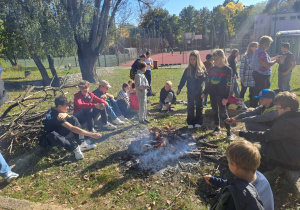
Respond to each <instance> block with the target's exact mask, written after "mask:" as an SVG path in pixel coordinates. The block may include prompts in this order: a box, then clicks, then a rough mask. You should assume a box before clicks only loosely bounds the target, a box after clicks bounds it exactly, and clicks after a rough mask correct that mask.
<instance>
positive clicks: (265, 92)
mask: <svg viewBox="0 0 300 210" xmlns="http://www.w3.org/2000/svg"><path fill="white" fill-rule="evenodd" d="M275 96H276V93H275V92H274V91H273V90H271V89H263V90H262V91H260V93H259V95H258V96H254V98H272V99H274V98H275Z"/></svg>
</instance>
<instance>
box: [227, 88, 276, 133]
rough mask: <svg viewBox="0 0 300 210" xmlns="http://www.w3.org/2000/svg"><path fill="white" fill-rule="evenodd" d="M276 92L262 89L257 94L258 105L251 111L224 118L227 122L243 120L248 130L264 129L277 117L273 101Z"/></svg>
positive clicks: (271, 124) (269, 126)
mask: <svg viewBox="0 0 300 210" xmlns="http://www.w3.org/2000/svg"><path fill="white" fill-rule="evenodd" d="M275 96H276V93H275V92H274V91H273V90H271V89H263V90H262V91H261V92H260V93H259V96H254V97H255V98H259V103H260V106H259V107H257V108H256V109H254V110H252V111H246V112H243V113H241V114H239V115H237V116H235V117H231V118H228V119H226V120H225V123H227V124H233V123H237V122H244V123H245V126H246V129H247V130H248V131H266V130H267V129H269V128H271V127H272V126H273V124H274V122H275V120H276V119H277V118H278V116H279V115H278V112H277V109H276V106H275V104H274V103H273V101H274V98H275Z"/></svg>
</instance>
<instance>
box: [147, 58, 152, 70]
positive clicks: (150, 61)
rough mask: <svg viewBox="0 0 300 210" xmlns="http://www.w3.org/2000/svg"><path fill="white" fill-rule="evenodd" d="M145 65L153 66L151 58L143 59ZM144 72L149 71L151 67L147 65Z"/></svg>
mask: <svg viewBox="0 0 300 210" xmlns="http://www.w3.org/2000/svg"><path fill="white" fill-rule="evenodd" d="M145 63H146V64H147V63H150V64H151V65H152V64H153V60H152V58H146V59H145ZM146 70H151V67H150V66H148V65H147V69H146Z"/></svg>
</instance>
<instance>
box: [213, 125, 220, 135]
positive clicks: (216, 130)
mask: <svg viewBox="0 0 300 210" xmlns="http://www.w3.org/2000/svg"><path fill="white" fill-rule="evenodd" d="M219 133H221V130H220V128H219V127H216V128H215V130H214V131H213V132H212V133H211V135H212V136H216V135H218V134H219Z"/></svg>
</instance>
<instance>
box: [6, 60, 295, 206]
mask: <svg viewBox="0 0 300 210" xmlns="http://www.w3.org/2000/svg"><path fill="white" fill-rule="evenodd" d="M277 68H278V66H274V67H273V75H272V77H271V79H272V86H271V88H272V89H277ZM74 71H75V72H76V70H74ZM182 73H183V69H158V70H153V79H152V81H153V83H152V86H153V91H154V92H156V93H157V95H156V96H154V97H149V100H150V101H151V102H152V103H153V102H158V101H159V92H160V89H161V88H162V87H163V86H164V83H165V81H167V80H171V81H172V82H173V85H174V90H175V91H176V90H177V86H178V84H179V81H180V78H181V76H182ZM19 74H20V76H18V75H19ZM22 76H23V71H20V72H19V73H18V72H17V73H16V72H13V73H12V70H9V71H7V72H6V74H5V75H4V81H10V80H11V78H18V77H22ZM36 78H37V79H38V74H37V76H36ZM102 79H105V80H107V81H109V82H110V84H111V86H112V88H111V89H110V90H109V92H110V93H113V94H114V95H115V96H116V95H117V93H118V91H120V89H121V86H122V83H124V82H127V81H128V79H129V70H124V69H123V70H121V69H116V70H115V71H114V72H113V73H110V74H104V75H100V76H99V80H102ZM291 83H292V90H293V91H295V92H296V93H297V95H298V96H299V97H300V66H297V67H296V68H295V70H294V73H293V76H292V82H291ZM96 87H97V85H96V84H93V85H92V87H91V90H94V89H95V88H96ZM64 91H65V92H68V94H67V97H69V98H70V99H73V94H74V93H76V92H77V91H78V89H77V88H76V87H73V88H67V89H64ZM186 92H187V90H186V88H184V89H183V90H182V91H181V94H180V95H179V96H178V100H185V101H186V100H187V93H186ZM9 94H10V98H11V99H13V98H16V97H17V96H19V94H20V91H19V90H13V91H11V92H9ZM246 95H247V94H246ZM52 105H53V102H52V103H48V102H47V103H44V104H42V105H41V106H39V107H36V108H35V109H34V110H33V112H35V111H40V110H45V109H46V108H49V107H50V106H52ZM6 107H7V105H5V106H3V107H1V110H0V114H1V113H2V112H3V110H5V108H6ZM207 108H209V106H208V107H207ZM152 109H153V107H151V106H150V105H149V104H148V110H150V111H151V112H153V111H152ZM185 109H186V106H185V105H176V108H175V112H172V113H167V114H166V115H161V116H155V115H150V116H149V117H148V119H149V120H150V121H151V125H153V126H158V127H164V126H166V125H167V124H168V123H169V122H172V125H173V126H175V127H176V129H181V130H183V131H184V130H186V123H185V119H186V116H185V115H184V114H183V115H182V114H181V115H180V114H178V113H184V110H185ZM16 112H17V109H16ZM70 113H72V110H70ZM239 126H240V127H241V126H242V125H239ZM239 126H238V128H240V127H239ZM208 128H210V126H208ZM145 129H146V126H143V125H139V124H138V123H137V118H136V115H133V116H132V118H130V122H129V123H126V124H125V125H124V126H120V127H119V128H118V129H117V130H115V131H101V132H102V133H103V137H102V138H100V139H98V140H95V142H97V148H96V149H95V150H92V151H88V152H85V153H84V155H85V159H83V160H80V161H76V160H75V158H74V155H73V154H71V153H67V152H65V151H63V150H62V149H60V148H54V149H50V150H47V151H44V150H43V151H42V152H41V151H40V152H36V153H34V154H33V155H32V156H31V157H30V159H29V161H26V162H24V164H23V165H22V167H18V171H17V172H18V173H20V175H21V176H20V178H19V179H17V180H16V181H15V182H13V183H11V184H9V185H6V184H5V182H4V181H2V180H0V190H1V191H0V194H1V195H6V196H9V197H14V198H20V199H26V200H30V201H36V202H42V203H54V204H60V205H62V206H66V207H73V208H75V209H168V208H169V209H208V208H209V204H208V203H207V199H205V198H203V196H202V195H203V191H205V190H206V189H207V188H208V186H207V185H206V184H205V183H204V181H203V180H202V179H201V177H202V176H201V175H202V174H203V173H206V172H212V173H214V174H219V173H220V172H219V171H218V167H217V166H214V163H209V164H208V165H204V166H203V167H202V168H200V169H199V171H198V172H182V171H178V172H177V173H174V174H173V175H172V177H169V178H166V177H164V176H162V175H161V174H159V173H155V174H147V173H145V174H140V173H135V171H131V170H125V169H124V167H122V164H121V161H122V159H124V157H126V155H127V151H126V150H127V146H128V144H127V143H128V139H130V138H133V137H135V136H137V135H139V134H140V133H142V132H144V131H145ZM234 129H235V128H234ZM186 132H187V133H188V134H191V135H193V136H195V137H196V138H198V137H201V136H202V135H204V134H205V132H206V131H202V130H200V131H194V132H193V133H191V132H190V131H186ZM220 139H223V136H222V135H221V136H218V137H216V138H211V139H208V140H209V141H211V142H212V143H214V142H218V144H217V145H218V146H219V149H220V150H224V149H225V148H226V146H227V145H228V143H227V142H225V141H221V140H220ZM34 145H35V143H32V146H34ZM20 151H21V152H20ZM20 151H19V152H15V153H14V154H12V155H8V154H6V157H7V158H8V159H10V158H12V157H13V158H16V156H17V155H20V153H24V154H25V155H28V154H31V153H32V150H28V149H27V150H25V149H23V150H22V149H20ZM273 192H274V197H275V204H276V208H277V209H279V208H296V206H297V203H298V201H297V200H296V198H295V197H294V196H293V195H292V193H290V188H289V186H288V184H287V183H286V182H285V181H284V180H279V182H278V184H277V185H276V186H274V187H273ZM208 194H209V193H208ZM200 195H201V196H200Z"/></svg>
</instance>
